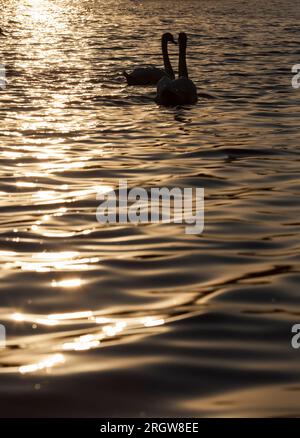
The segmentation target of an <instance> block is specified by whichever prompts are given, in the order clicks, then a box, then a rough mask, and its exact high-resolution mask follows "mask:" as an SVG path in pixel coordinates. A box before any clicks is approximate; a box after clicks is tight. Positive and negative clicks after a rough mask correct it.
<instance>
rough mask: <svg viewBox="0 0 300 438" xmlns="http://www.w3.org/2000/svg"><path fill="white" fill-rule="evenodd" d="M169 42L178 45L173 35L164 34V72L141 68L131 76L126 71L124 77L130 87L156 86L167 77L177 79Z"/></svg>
mask: <svg viewBox="0 0 300 438" xmlns="http://www.w3.org/2000/svg"><path fill="white" fill-rule="evenodd" d="M169 42H171V43H173V44H177V43H176V41H175V40H174V37H173V35H172V34H171V33H169V32H168V33H164V34H163V35H162V37H161V48H162V54H163V60H164V70H163V69H161V68H157V67H144V68H143V67H139V68H136V69H135V70H133V72H132V73H130V74H129V73H127V72H126V71H125V70H124V71H123V75H124V76H125V78H126V80H127V84H128V85H156V84H157V83H158V81H159V80H160V79H161V78H162V77H164V76H166V75H167V76H169V77H170V78H172V79H174V78H175V75H174V72H173V69H172V66H171V62H170V58H169V53H168V43H169Z"/></svg>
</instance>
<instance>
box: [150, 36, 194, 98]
mask: <svg viewBox="0 0 300 438" xmlns="http://www.w3.org/2000/svg"><path fill="white" fill-rule="evenodd" d="M178 43H179V67H178V70H179V78H178V79H173V80H171V79H168V78H162V79H161V80H160V81H159V83H158V84H157V95H156V99H155V101H156V102H157V103H158V104H160V105H165V106H176V105H191V104H194V103H196V102H197V100H198V95H197V88H196V86H195V84H194V83H193V81H191V80H190V79H189V77H188V69H187V65H186V47H187V35H186V33H184V32H181V33H180V34H179V37H178Z"/></svg>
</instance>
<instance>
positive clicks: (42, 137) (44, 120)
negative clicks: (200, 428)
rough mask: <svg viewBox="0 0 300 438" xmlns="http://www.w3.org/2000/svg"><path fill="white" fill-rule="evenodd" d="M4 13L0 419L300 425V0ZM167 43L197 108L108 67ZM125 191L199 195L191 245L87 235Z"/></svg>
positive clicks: (84, 5) (126, 230)
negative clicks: (169, 37)
mask: <svg viewBox="0 0 300 438" xmlns="http://www.w3.org/2000/svg"><path fill="white" fill-rule="evenodd" d="M179 3H180V4H179ZM0 10H1V23H0V24H1V27H3V29H4V31H5V32H6V34H7V36H6V38H1V40H0V42H1V57H0V60H1V62H2V63H4V64H5V65H6V69H7V78H8V87H7V88H6V90H3V91H0V101H1V103H0V118H1V166H0V178H1V180H0V209H1V210H0V211H1V224H0V233H1V235H0V259H1V266H2V269H1V272H0V275H1V307H0V322H1V323H2V324H4V325H5V326H6V330H7V335H8V339H7V348H6V349H5V350H2V351H1V352H0V363H1V368H0V381H1V395H0V401H1V416H98V417H99V416H235V415H238V416H240V415H246V416H253V415H259V416H294V415H299V414H300V412H299V400H300V384H299V378H300V371H299V358H300V356H299V354H300V353H299V351H298V350H293V349H292V348H291V326H292V325H293V324H295V323H297V322H300V312H299V282H300V276H299V268H300V258H299V248H300V241H299V227H300V222H299V214H300V203H299V198H300V184H299V163H300V150H299V139H300V135H299V108H300V107H299V104H300V91H298V90H295V89H293V88H292V87H291V78H292V74H291V67H292V65H294V64H297V63H299V62H300V51H299V18H300V5H299V2H298V1H295V2H291V1H286V0H284V1H283V0H278V1H272V2H271V1H266V2H263V3H262V2H260V1H255V0H251V1H248V2H246V1H242V0H230V1H229V0H228V1H227V0H207V1H205V0H198V1H194V0H190V1H188V0H186V1H183V2H175V1H164V2H158V1H126V0H124V1H121V0H113V1H107V0H106V1H104V0H103V1H101V0H94V1H92V0H89V1H87V0H80V1H79V0H78V1H77V0H65V1H63V0H52V1H50V0H25V1H24V0H22V1H21V0H0ZM182 30H185V31H187V32H188V34H189V47H188V65H189V68H190V75H191V77H192V78H193V80H194V81H195V83H196V84H197V87H198V89H199V92H200V93H203V95H202V97H201V98H200V100H199V103H198V104H197V105H196V106H194V107H187V108H173V109H163V108H159V107H158V106H157V105H156V104H155V103H154V102H153V97H154V95H155V92H154V90H153V89H152V88H140V89H138V88H130V87H127V86H126V84H125V83H124V80H123V77H122V75H121V72H122V70H123V68H127V69H129V70H130V69H131V68H132V67H134V66H137V65H140V64H143V63H153V64H155V65H161V59H160V47H159V46H160V43H159V39H160V35H161V34H162V32H164V31H171V32H173V33H174V34H177V33H178V32H179V31H182ZM175 50H176V49H175V47H171V52H172V59H173V63H175V64H176V52H175ZM121 178H126V179H127V180H128V183H129V186H130V187H135V186H142V187H145V188H150V187H153V186H155V187H161V186H168V187H173V186H175V187H182V188H183V187H204V188H205V202H206V206H205V231H204V233H203V234H202V235H186V234H185V233H184V226H183V225H172V224H170V225H167V224H164V225H162V224H149V225H143V226H140V227H137V226H133V225H130V224H128V225H126V226H125V225H117V226H103V225H100V224H98V223H97V221H96V218H95V212H96V208H97V205H98V203H99V202H98V201H97V200H96V192H97V191H98V190H100V189H101V188H105V187H106V186H115V185H116V184H118V180H119V179H121Z"/></svg>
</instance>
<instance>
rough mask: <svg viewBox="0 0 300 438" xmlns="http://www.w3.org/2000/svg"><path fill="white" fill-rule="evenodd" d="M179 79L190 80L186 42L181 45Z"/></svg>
mask: <svg viewBox="0 0 300 438" xmlns="http://www.w3.org/2000/svg"><path fill="white" fill-rule="evenodd" d="M178 71H179V77H180V78H188V77H189V74H188V69H187V65H186V42H185V41H183V42H181V43H180V44H179V66H178Z"/></svg>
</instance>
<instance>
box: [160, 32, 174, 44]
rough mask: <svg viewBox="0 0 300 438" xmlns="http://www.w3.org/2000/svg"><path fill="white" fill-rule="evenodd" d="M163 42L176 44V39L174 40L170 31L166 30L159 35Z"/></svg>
mask: <svg viewBox="0 0 300 438" xmlns="http://www.w3.org/2000/svg"><path fill="white" fill-rule="evenodd" d="M161 39H162V41H163V42H166V43H173V44H177V41H175V39H174V37H173V35H172V34H171V33H170V32H166V33H164V34H163V36H162V37H161Z"/></svg>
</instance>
